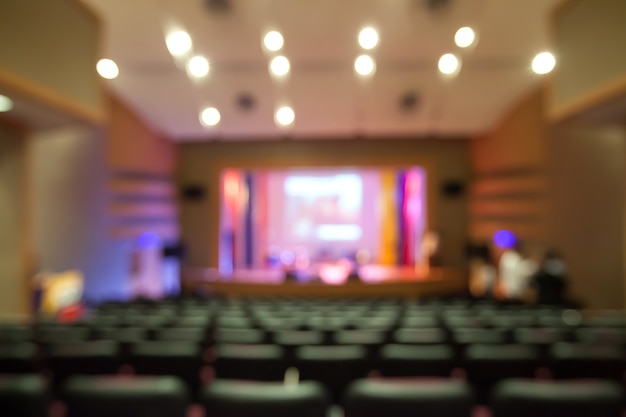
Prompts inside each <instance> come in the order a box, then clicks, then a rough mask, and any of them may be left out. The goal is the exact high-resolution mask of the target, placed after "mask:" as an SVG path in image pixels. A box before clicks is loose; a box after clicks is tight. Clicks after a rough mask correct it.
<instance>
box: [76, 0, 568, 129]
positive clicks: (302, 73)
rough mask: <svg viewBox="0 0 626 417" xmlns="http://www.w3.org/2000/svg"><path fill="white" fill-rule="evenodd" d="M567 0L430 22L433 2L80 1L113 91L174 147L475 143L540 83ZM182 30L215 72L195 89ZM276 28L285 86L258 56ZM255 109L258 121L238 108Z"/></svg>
mask: <svg viewBox="0 0 626 417" xmlns="http://www.w3.org/2000/svg"><path fill="white" fill-rule="evenodd" d="M559 1H560V0H456V1H452V4H451V6H450V7H449V8H447V9H443V10H439V11H438V12H432V11H429V10H428V9H427V8H426V7H425V0H314V1H313V0H311V1H307V0H230V1H229V3H230V4H231V10H230V11H229V12H227V13H220V12H215V11H212V10H210V9H208V8H207V7H206V0H178V1H172V0H131V1H129V0H84V2H85V3H87V4H88V5H89V6H92V7H93V9H95V10H96V12H98V13H99V14H101V16H102V17H103V21H104V24H105V47H104V54H105V56H106V57H108V58H112V59H114V60H115V61H116V62H117V63H118V65H119V67H120V76H119V77H118V78H117V79H115V80H112V81H107V83H109V84H110V86H111V88H112V89H113V90H114V91H116V92H117V93H118V94H119V95H120V96H121V97H122V98H123V99H124V100H125V101H126V102H127V103H128V104H130V105H131V106H132V107H133V108H134V109H135V110H136V111H137V112H139V113H140V114H141V115H142V117H144V119H145V120H146V121H147V122H148V123H150V124H151V125H153V126H154V127H155V128H157V129H159V130H160V131H162V132H164V133H165V134H167V135H168V136H169V137H171V138H172V139H175V140H203V139H211V138H219V139H256V138H282V137H285V136H290V137H293V138H341V137H354V136H355V135H358V136H363V137H369V136H418V135H440V136H466V135H470V134H475V133H478V132H482V131H485V130H486V129H489V128H490V127H491V126H493V124H494V123H495V122H496V121H497V120H498V119H499V117H500V116H501V115H502V114H503V112H505V111H506V110H507V108H508V107H509V106H510V105H511V104H512V103H513V102H514V101H515V100H516V99H517V98H519V97H520V96H521V95H523V94H524V93H525V92H526V91H528V90H529V89H531V88H533V87H534V86H535V85H537V83H539V82H540V78H541V76H537V75H534V74H532V73H531V71H530V63H531V60H532V58H533V57H534V55H535V54H536V53H538V52H541V51H542V50H545V49H548V41H547V32H548V31H547V16H548V13H549V11H550V10H551V9H552V8H553V7H554V6H555V4H556V3H558V2H559ZM466 25H469V26H472V27H473V28H475V30H476V31H477V32H478V35H479V41H478V44H477V46H476V47H474V48H471V50H461V49H459V48H457V47H456V46H455V45H454V39H453V38H454V33H455V31H456V29H457V28H459V27H461V26H466ZM364 26H373V27H375V28H376V29H378V31H379V34H380V44H379V45H378V47H377V48H376V49H374V50H373V52H371V55H372V56H373V57H374V58H375V60H376V62H377V71H376V73H375V75H374V76H373V77H371V78H369V79H362V78H359V77H358V76H357V75H356V74H355V72H354V69H353V63H354V60H355V58H356V57H357V56H358V55H360V54H362V53H363V50H362V49H361V48H360V46H359V45H358V42H357V36H358V32H359V30H360V29H361V28H362V27H364ZM173 27H179V28H183V29H185V30H186V31H187V32H188V33H189V34H190V35H191V37H192V40H193V52H194V53H195V54H201V55H204V56H205V57H207V58H208V60H209V62H210V64H211V70H210V73H209V75H208V77H207V78H206V79H204V80H202V81H199V82H198V81H193V80H191V79H190V78H189V77H188V76H187V74H186V72H185V70H184V68H183V67H181V66H180V65H178V64H177V63H176V61H175V60H174V58H173V57H172V56H171V55H170V54H169V52H168V50H167V48H166V45H165V34H166V33H167V31H168V30H170V29H171V28H173ZM268 30H278V31H280V32H281V33H282V34H283V36H284V38H285V46H284V48H283V50H282V51H281V52H280V54H284V55H285V56H286V57H287V58H289V60H290V62H291V72H290V74H289V76H288V77H287V79H285V80H276V79H274V78H272V77H271V76H270V75H269V72H268V63H269V60H270V58H271V55H269V54H268V53H267V52H266V51H264V49H263V47H262V42H261V40H262V37H263V35H264V34H265V33H266V32H267V31H268ZM447 52H453V53H456V54H458V55H459V56H461V58H462V62H463V65H462V68H461V71H460V73H459V74H458V75H457V76H456V77H455V78H453V79H444V78H443V77H441V76H440V75H439V73H438V70H437V61H438V59H439V57H440V56H441V55H442V54H444V53H447ZM407 91H414V92H416V93H418V94H419V95H420V98H421V100H420V103H419V105H418V106H417V108H416V109H415V110H413V111H411V112H407V111H402V110H401V108H400V106H399V98H400V96H401V95H402V94H403V93H405V92H407ZM241 93H248V94H251V95H252V96H253V97H254V98H255V99H256V106H255V108H254V109H253V110H252V111H247V112H246V111H243V110H241V109H240V108H238V107H237V104H236V100H237V96H238V95H239V94H241ZM281 104H288V105H290V106H291V107H293V109H294V111H295V113H296V121H295V123H294V125H293V126H291V127H290V128H287V129H285V128H278V127H276V125H275V123H274V117H273V113H274V111H275V109H276V108H277V106H279V105H281ZM206 106H214V107H217V108H218V109H219V111H220V112H221V115H222V119H221V122H220V124H219V125H218V126H216V127H213V128H207V127H204V126H202V125H201V123H200V121H199V117H198V115H199V112H200V110H201V109H202V108H204V107H206Z"/></svg>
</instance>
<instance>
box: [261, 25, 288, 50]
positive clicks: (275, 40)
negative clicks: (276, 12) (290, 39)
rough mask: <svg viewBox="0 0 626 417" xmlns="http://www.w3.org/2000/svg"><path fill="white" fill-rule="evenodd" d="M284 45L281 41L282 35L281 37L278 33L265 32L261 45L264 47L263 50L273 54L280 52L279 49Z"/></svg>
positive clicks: (282, 40)
mask: <svg viewBox="0 0 626 417" xmlns="http://www.w3.org/2000/svg"><path fill="white" fill-rule="evenodd" d="M284 43H285V41H284V39H283V35H281V34H280V32H276V31H275V30H273V31H271V32H267V33H266V34H265V37H264V38H263V45H265V48H266V49H267V50H269V51H273V52H276V51H278V50H280V48H282V47H283V44H284Z"/></svg>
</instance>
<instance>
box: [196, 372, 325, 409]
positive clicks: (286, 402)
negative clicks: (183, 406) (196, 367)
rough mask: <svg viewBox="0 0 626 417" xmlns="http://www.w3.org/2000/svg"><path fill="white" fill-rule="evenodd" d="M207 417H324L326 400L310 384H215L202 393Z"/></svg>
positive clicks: (321, 391) (319, 388)
mask: <svg viewBox="0 0 626 417" xmlns="http://www.w3.org/2000/svg"><path fill="white" fill-rule="evenodd" d="M200 401H201V403H202V405H203V406H204V408H205V410H206V415H207V416H228V417H250V416H254V417H293V416H299V417H300V416H301V417H326V415H327V414H326V413H327V409H328V406H329V398H328V394H327V392H326V390H325V389H324V387H323V386H321V385H320V384H319V383H316V382H313V381H305V382H301V383H299V384H297V385H293V386H285V384H283V383H268V382H249V381H225V380H216V381H214V382H213V383H211V384H209V385H207V386H206V387H205V388H204V390H203V391H202V394H201V398H200Z"/></svg>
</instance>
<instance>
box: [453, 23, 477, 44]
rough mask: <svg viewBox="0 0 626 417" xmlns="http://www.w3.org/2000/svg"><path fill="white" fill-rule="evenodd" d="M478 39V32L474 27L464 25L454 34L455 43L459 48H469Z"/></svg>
mask: <svg viewBox="0 0 626 417" xmlns="http://www.w3.org/2000/svg"><path fill="white" fill-rule="evenodd" d="M475 40H476V33H475V32H474V29H472V28H471V27H468V26H464V27H462V28H460V29H459V30H457V31H456V33H455V34H454V43H455V44H456V46H458V47H459V48H467V47H470V46H472V45H473V44H474V41H475Z"/></svg>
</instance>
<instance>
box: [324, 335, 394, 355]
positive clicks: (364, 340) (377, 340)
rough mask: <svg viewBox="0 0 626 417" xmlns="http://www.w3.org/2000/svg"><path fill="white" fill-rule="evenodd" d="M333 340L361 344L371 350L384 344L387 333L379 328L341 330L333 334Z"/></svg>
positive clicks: (341, 343) (338, 342)
mask: <svg viewBox="0 0 626 417" xmlns="http://www.w3.org/2000/svg"><path fill="white" fill-rule="evenodd" d="M333 341H334V342H335V343H336V344H338V345H358V346H363V347H365V348H367V349H369V350H370V352H373V351H374V349H377V348H379V347H380V346H382V345H383V344H385V342H386V341H387V335H386V334H385V332H381V331H379V330H343V331H339V332H335V333H334V334H333Z"/></svg>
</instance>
